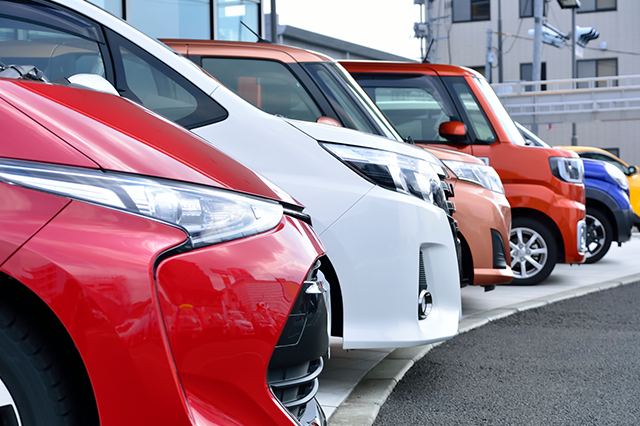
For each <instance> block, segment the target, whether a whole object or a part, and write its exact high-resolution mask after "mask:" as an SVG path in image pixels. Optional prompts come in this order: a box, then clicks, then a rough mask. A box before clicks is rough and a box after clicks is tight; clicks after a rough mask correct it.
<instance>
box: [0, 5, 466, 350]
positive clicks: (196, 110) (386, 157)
mask: <svg viewBox="0 0 640 426" xmlns="http://www.w3.org/2000/svg"><path fill="white" fill-rule="evenodd" d="M0 10H2V11H3V12H2V13H3V16H2V18H1V19H0V33H2V34H3V38H2V39H1V40H2V41H0V58H1V59H0V60H1V61H2V62H3V63H5V64H20V65H24V64H29V65H34V66H36V67H37V68H39V69H40V70H41V71H42V72H43V73H44V74H45V75H46V76H47V77H48V78H49V79H50V80H55V79H58V78H61V77H70V76H71V75H75V74H78V73H93V74H98V75H102V76H104V77H105V78H106V79H107V80H108V81H110V82H111V83H112V84H113V86H115V88H116V89H117V90H118V92H119V93H120V94H121V95H122V96H124V97H127V98H130V99H132V100H134V101H136V102H139V103H141V104H142V105H144V106H146V107H147V108H149V109H151V110H153V111H155V112H157V113H158V114H160V115H163V116H165V117H166V118H168V119H171V120H173V121H176V122H177V123H179V124H181V125H183V126H185V127H187V128H188V129H190V130H192V131H193V132H195V133H197V134H198V135H200V136H202V137H203V138H204V139H206V140H207V141H208V142H209V143H210V144H212V145H214V146H215V147H217V148H219V149H221V150H223V151H225V152H226V153H227V154H229V155H231V156H233V157H235V158H236V159H238V160H240V161H241V162H243V163H244V164H246V165H247V166H249V167H251V168H252V169H253V170H255V171H257V172H259V173H261V174H262V175H263V176H265V177H266V178H268V179H269V180H271V181H273V182H274V183H275V184H277V185H279V186H280V187H281V188H283V189H284V190H285V191H287V192H288V193H289V194H291V195H292V196H293V197H295V198H296V199H297V200H299V201H300V202H301V203H303V204H304V205H305V206H306V212H307V213H308V214H309V215H310V216H311V218H312V221H313V226H314V229H315V231H316V232H317V234H318V235H319V236H320V239H321V240H322V243H323V244H324V245H325V247H326V250H327V254H328V257H329V259H330V261H331V264H326V265H322V266H321V270H322V272H323V273H324V275H325V276H326V278H327V279H328V281H329V282H330V283H331V285H332V288H331V293H332V314H333V334H334V335H337V336H343V346H344V348H345V349H349V348H382V347H388V348H393V347H407V346H414V345H422V344H426V343H430V342H437V341H442V340H445V339H448V338H451V337H452V336H454V335H455V333H456V332H457V328H458V321H459V317H460V313H461V307H460V283H459V273H458V263H457V258H456V250H455V243H454V237H453V235H452V229H451V226H450V222H449V219H448V216H447V214H446V213H445V210H443V208H441V207H442V205H443V203H444V199H443V191H442V187H441V185H440V183H441V181H440V178H439V176H438V172H439V171H441V170H439V167H440V166H439V165H438V164H439V163H438V160H437V159H435V157H433V156H431V154H429V153H427V152H426V151H424V150H421V149H418V148H415V147H412V146H410V145H407V144H402V143H398V142H393V141H391V140H388V139H385V138H382V137H377V136H372V135H366V134H363V133H359V132H356V131H352V130H347V129H342V128H337V127H331V126H328V125H323V124H316V123H307V122H300V121H292V120H285V119H283V118H280V117H274V116H272V115H269V114H267V113H264V112H262V111H261V110H259V109H258V108H255V107H254V106H252V105H251V104H249V103H248V102H246V101H244V100H243V99H242V98H240V97H238V96H237V95H236V94H235V93H233V92H232V91H230V90H229V89H227V88H226V87H224V86H222V85H221V84H220V83H218V82H217V81H216V80H214V79H213V78H211V77H210V76H209V75H207V74H206V73H204V72H202V71H201V70H200V69H199V68H198V67H196V66H195V65H193V64H192V63H191V62H190V61H188V60H186V59H185V58H183V57H181V56H180V55H178V54H176V53H175V52H173V51H172V50H170V49H168V48H167V47H166V46H164V45H163V44H161V43H159V42H158V41H156V40H154V39H151V38H149V37H147V36H146V35H144V34H142V33H141V32H139V31H137V30H136V29H134V28H133V27H131V26H130V25H128V24H127V23H125V22H124V21H122V20H120V19H118V18H116V17H114V16H112V15H110V14H109V13H107V12H105V11H103V10H102V9H100V8H98V7H96V6H94V5H92V4H90V3H88V2H85V1H80V0H56V1H55V2H54V1H39V2H38V5H36V4H35V3H23V2H20V3H18V2H13V1H9V0H0ZM11 34H13V35H15V37H13V39H12V36H11ZM246 84H247V85H250V84H251V82H250V81H247V82H246ZM283 101H288V100H284V99H283ZM217 166H218V165H217V164H214V163H212V164H211V167H217ZM436 204H439V205H440V207H438V206H437V205H436ZM445 205H446V204H445ZM445 208H446V207H445ZM301 232H302V231H301ZM273 256H274V258H277V256H278V253H277V252H275V253H273ZM268 274H269V271H268V270H265V275H268Z"/></svg>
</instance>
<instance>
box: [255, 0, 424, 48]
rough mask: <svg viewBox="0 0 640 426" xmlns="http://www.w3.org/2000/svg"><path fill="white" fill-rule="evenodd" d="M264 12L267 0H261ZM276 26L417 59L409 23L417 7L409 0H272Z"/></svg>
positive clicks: (416, 15) (416, 17)
mask: <svg viewBox="0 0 640 426" xmlns="http://www.w3.org/2000/svg"><path fill="white" fill-rule="evenodd" d="M265 6H266V7H265V9H266V13H269V12H270V9H271V0H265ZM276 13H277V14H278V15H279V19H280V21H279V23H280V25H291V26H294V27H298V28H302V29H304V30H308V31H313V32H316V33H319V34H323V35H326V36H330V37H335V38H339V39H342V40H345V41H349V42H352V43H357V44H361V45H363V46H367V47H371V48H374V49H378V50H382V51H384V52H389V53H393V54H395V55H400V56H404V57H407V58H411V59H420V41H419V40H418V39H416V38H414V37H413V23H414V22H418V21H420V6H418V5H414V4H413V0H276Z"/></svg>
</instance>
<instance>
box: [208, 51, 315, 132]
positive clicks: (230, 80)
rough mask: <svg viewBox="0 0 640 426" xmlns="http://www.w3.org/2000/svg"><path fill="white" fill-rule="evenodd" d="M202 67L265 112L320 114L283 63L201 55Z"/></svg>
mask: <svg viewBox="0 0 640 426" xmlns="http://www.w3.org/2000/svg"><path fill="white" fill-rule="evenodd" d="M202 68H204V69H205V70H206V71H207V72H208V73H210V74H211V75H212V76H214V77H215V78H216V79H218V80H219V81H220V83H222V84H224V85H225V86H227V87H228V88H229V89H231V90H233V91H234V92H236V93H237V94H238V95H240V96H241V97H242V98H244V100H246V101H248V102H250V103H252V104H253V105H254V106H256V107H258V108H260V109H261V110H263V111H265V112H268V113H269V114H275V115H281V116H283V117H288V118H293V119H295V120H303V121H316V120H317V119H318V117H320V116H322V113H321V112H320V109H319V108H318V107H317V105H316V104H315V102H314V101H313V99H312V98H311V96H310V95H309V93H308V92H307V90H306V89H305V88H304V87H303V86H302V84H301V83H300V81H298V79H297V78H296V77H295V76H294V75H293V73H292V72H291V71H290V70H289V69H288V68H287V67H286V66H285V65H283V64H281V63H279V62H276V61H270V60H264V59H244V58H216V57H203V58H202Z"/></svg>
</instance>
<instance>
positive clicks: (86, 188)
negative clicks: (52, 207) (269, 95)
mask: <svg viewBox="0 0 640 426" xmlns="http://www.w3.org/2000/svg"><path fill="white" fill-rule="evenodd" d="M0 181H1V182H5V183H8V184H12V185H17V186H21V187H24V188H29V189H34V190H39V191H44V192H48V193H51V194H55V195H60V196H63V197H66V198H71V199H76V200H80V201H85V202H89V203H94V204H99V205H103V206H105V207H111V208H116V209H120V210H124V211H126V212H129V213H133V214H138V215H142V216H146V217H149V218H152V219H155V220H160V221H163V222H167V223H170V224H172V225H174V226H178V227H180V228H182V229H183V230H184V231H185V232H186V233H187V234H188V235H189V237H190V240H191V244H192V246H193V247H194V248H195V247H202V246H206V245H210V244H216V243H221V242H224V241H230V240H234V239H237V238H243V237H247V236H249V235H254V234H258V233H261V232H265V231H267V230H269V229H272V228H274V227H275V226H276V225H278V223H280V220H281V219H282V214H283V207H282V206H281V205H280V204H278V203H277V202H275V201H271V200H266V199H261V198H257V197H252V196H248V195H245V194H239V193H235V192H232V191H229V190H226V189H220V188H213V187H208V186H203V185H195V184H188V183H184V182H178V181H172V180H168V179H160V178H155V177H148V176H138V175H131V174H126V173H117V172H109V171H106V172H105V171H102V170H94V169H82V168H77V167H68V166H59V165H52V164H45V163H36V162H30V161H20V160H8V159H1V160H0Z"/></svg>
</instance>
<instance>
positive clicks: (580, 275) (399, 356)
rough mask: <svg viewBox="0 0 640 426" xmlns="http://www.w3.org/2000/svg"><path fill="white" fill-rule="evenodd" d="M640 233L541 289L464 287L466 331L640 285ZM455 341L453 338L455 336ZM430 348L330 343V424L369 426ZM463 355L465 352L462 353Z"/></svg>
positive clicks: (325, 381) (324, 393)
mask: <svg viewBox="0 0 640 426" xmlns="http://www.w3.org/2000/svg"><path fill="white" fill-rule="evenodd" d="M639 252H640V233H637V232H636V233H634V234H633V237H632V239H631V241H629V242H628V243H626V244H623V245H622V247H617V246H612V247H611V249H610V252H609V253H608V254H607V256H605V258H603V259H602V260H601V261H600V262H598V263H596V264H593V265H574V266H571V265H564V264H563V265H557V266H556V269H555V270H554V272H553V273H552V275H551V276H550V277H549V278H548V279H547V280H546V281H545V282H543V283H541V284H539V285H537V286H513V285H505V286H498V287H497V288H496V289H495V290H494V291H492V292H488V293H484V292H483V291H482V289H481V288H470V287H466V288H464V289H462V306H463V318H462V321H461V322H460V327H459V330H460V332H466V331H469V330H472V329H474V328H477V327H481V326H482V325H484V324H487V323H488V322H489V321H492V320H496V319H499V318H503V317H505V316H508V315H511V314H513V313H516V312H518V311H523V310H528V309H532V308H536V307H540V306H544V305H546V304H549V303H554V302H556V301H561V300H565V299H569V298H574V297H579V296H581V295H585V294H589V293H592V292H596V291H602V290H606V289H608V288H612V287H617V286H620V285H621V284H630V283H633V282H638V281H640V262H638V253H639ZM454 339H455V338H454ZM431 348H432V345H427V346H423V347H418V348H408V349H398V350H395V351H392V350H377V351H376V350H351V351H344V350H342V349H341V348H340V341H339V340H337V339H336V340H334V341H333V343H332V348H331V351H332V352H331V353H332V357H331V359H330V360H329V361H328V362H327V364H326V367H325V370H324V371H323V373H322V375H321V376H320V383H321V389H320V392H319V393H318V397H319V400H320V403H321V405H322V406H323V408H324V409H325V412H326V413H327V415H328V416H331V417H330V419H329V424H330V425H331V426H338V425H371V424H373V421H374V420H375V418H376V415H377V413H378V410H379V408H380V406H381V405H382V404H383V403H384V401H385V400H386V399H387V397H388V396H389V394H390V393H391V392H392V390H393V388H394V387H395V385H396V384H397V383H398V382H399V381H400V380H401V379H402V377H403V376H404V374H405V373H406V372H407V371H408V370H409V369H410V368H411V366H412V365H413V364H414V363H415V362H416V361H417V360H418V359H420V358H422V357H423V356H424V355H425V354H426V353H428V352H429V350H431ZM460 356H461V357H463V356H464V354H460Z"/></svg>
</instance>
